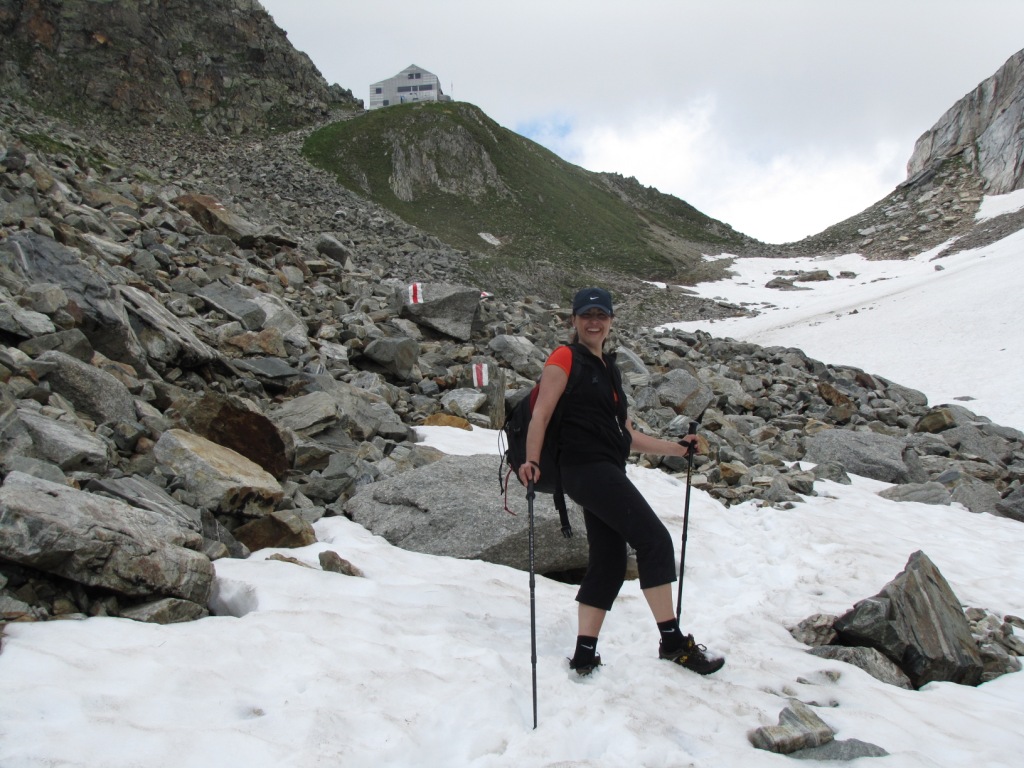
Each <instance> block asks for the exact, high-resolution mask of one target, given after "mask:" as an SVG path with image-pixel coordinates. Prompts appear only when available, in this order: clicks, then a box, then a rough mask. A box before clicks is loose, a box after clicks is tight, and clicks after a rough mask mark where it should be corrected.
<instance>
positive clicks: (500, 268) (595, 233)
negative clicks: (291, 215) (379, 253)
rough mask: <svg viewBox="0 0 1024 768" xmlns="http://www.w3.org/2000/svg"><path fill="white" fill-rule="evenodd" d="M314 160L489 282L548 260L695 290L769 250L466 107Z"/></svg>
mask: <svg viewBox="0 0 1024 768" xmlns="http://www.w3.org/2000/svg"><path fill="white" fill-rule="evenodd" d="M305 154H306V155H307V157H309V158H310V159H311V161H312V162H313V163H314V164H315V165H318V166H320V167H322V168H325V169H327V170H329V171H331V172H333V173H334V174H336V175H337V178H338V180H339V181H340V182H341V183H342V184H344V185H345V186H346V187H348V188H349V189H352V190H353V191H355V192H357V193H359V194H361V195H365V196H366V197H368V198H370V199H372V200H374V201H375V202H377V203H379V204H381V205H383V206H385V207H387V208H389V209H391V210H392V211H394V212H395V213H397V214H398V215H399V216H401V217H402V218H403V219H405V220H406V221H409V222H410V223H413V224H415V225H416V226H418V227H420V228H422V229H424V230H426V231H428V232H430V233H431V234H434V235H436V236H437V237H439V238H441V239H442V240H444V241H446V242H448V243H450V244H452V245H454V246H456V247H458V248H462V249H466V250H470V251H472V252H473V253H474V256H475V259H474V266H475V269H476V270H477V271H478V273H480V274H491V275H498V274H506V275H507V274H509V273H512V272H517V271H522V270H524V269H527V270H528V269H531V268H532V265H533V264H534V263H535V262H538V261H548V262H551V263H552V264H553V265H555V266H556V267H557V268H558V269H559V270H561V271H563V274H564V270H571V271H572V272H574V273H578V272H580V271H583V272H592V273H598V272H602V271H603V272H609V273H620V274H630V275H634V276H636V277H642V278H650V279H672V280H674V281H677V282H681V283H689V282H693V281H695V280H699V279H706V278H707V277H708V276H710V273H709V271H708V270H709V267H708V265H707V264H705V263H704V261H703V260H702V256H703V255H704V254H719V253H722V252H729V253H742V252H756V251H757V250H758V247H759V246H760V244H759V243H758V242H757V241H755V240H753V239H752V238H749V237H747V236H745V235H742V234H740V233H738V232H736V231H735V230H733V229H732V228H731V227H729V226H728V225H727V224H723V223H722V222H719V221H716V220H714V219H712V218H710V217H708V216H705V215H704V214H702V213H700V211H698V210H696V209H695V208H693V207H692V206H690V205H688V204H686V203H685V202H683V201H680V200H677V199H676V198H673V197H671V196H669V195H664V194H661V193H660V192H658V191H657V190H654V189H649V188H646V189H645V188H643V187H642V186H641V185H640V184H639V183H637V182H636V180H635V179H624V178H622V177H619V176H614V175H609V174H598V173H592V172H590V171H586V170H583V169H582V168H579V167H577V166H574V165H572V164H570V163H567V162H565V161H564V160H562V159H561V158H559V157H557V156H556V155H555V154H553V153H552V152H550V151H548V150H547V149H545V148H543V147H541V146H540V145H538V144H535V143H534V142H532V141H529V140H528V139H525V138H523V137H522V136H519V135H517V134H515V133H513V132H512V131H509V130H507V129H505V128H502V127H501V126H500V125H498V124H497V123H495V122H494V121H493V120H491V119H490V118H488V117H487V116H486V115H485V114H484V113H483V112H482V111H481V110H480V109H478V108H477V107H475V106H473V105H471V104H466V103H419V104H406V105H400V106H395V107H389V108H387V109H381V110H375V111H373V112H369V113H367V114H365V115H363V116H361V117H358V118H356V119H352V120H347V121H344V122H339V123H335V124H332V125H330V126H327V127H324V128H322V129H320V130H319V131H317V132H315V133H314V134H313V135H312V136H310V138H309V140H308V141H307V142H306V146H305Z"/></svg>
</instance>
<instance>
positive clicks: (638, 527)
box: [519, 288, 725, 675]
mask: <svg viewBox="0 0 1024 768" xmlns="http://www.w3.org/2000/svg"><path fill="white" fill-rule="evenodd" d="M612 317H613V312H612V299H611V295H610V294H609V293H608V291H606V290H604V289H602V288H586V289H584V290H582V291H580V292H579V293H577V294H576V297H575V299H574V300H573V305H572V326H573V330H574V332H575V333H574V337H575V338H574V341H575V342H576V343H577V344H578V345H580V346H582V347H583V348H585V349H586V352H580V353H579V354H577V355H575V356H574V355H573V352H572V350H571V349H570V348H569V347H559V348H558V349H556V350H555V351H554V352H553V353H552V354H551V356H550V357H549V358H548V360H547V363H546V364H545V366H544V372H543V374H542V376H541V381H542V382H543V384H542V386H541V387H540V394H539V396H538V398H537V402H536V404H535V405H534V409H533V416H532V418H531V420H530V428H529V431H528V433H527V437H526V462H525V463H524V464H523V465H522V466H521V467H520V469H519V479H520V480H521V481H522V482H523V484H524V485H526V483H528V482H529V481H534V482H536V481H537V480H539V479H540V467H539V466H538V464H537V462H538V461H539V457H540V453H541V446H542V445H543V442H544V433H545V432H546V431H547V426H548V423H549V422H550V420H551V415H552V413H553V412H554V410H555V406H556V405H558V401H559V398H561V396H562V394H563V392H565V388H566V383H567V382H568V380H569V371H570V370H571V367H572V365H574V364H582V365H584V366H585V367H584V372H583V376H582V377H579V378H578V379H577V380H578V381H579V384H577V385H576V386H574V388H573V389H572V391H571V392H570V393H569V394H568V396H567V397H566V401H565V403H563V404H562V413H561V420H560V422H559V427H558V430H559V431H558V450H559V453H558V462H559V468H560V470H561V475H562V488H563V489H564V491H565V493H566V494H567V495H568V496H569V498H571V499H572V500H573V501H575V502H576V503H577V504H579V505H580V506H581V507H583V519H584V522H585V523H586V526H587V542H588V544H589V548H590V552H589V561H588V565H587V572H586V575H585V576H584V577H583V581H582V583H581V584H580V590H579V593H578V594H577V595H576V600H577V602H578V603H579V631H578V635H577V638H576V652H575V654H574V655H573V657H572V659H570V660H569V666H570V668H572V669H574V670H576V672H577V674H579V675H588V674H590V673H591V672H593V671H594V669H596V668H597V667H598V666H600V664H601V656H600V654H598V653H597V638H598V635H599V634H600V632H601V625H602V624H603V623H604V618H605V615H606V614H607V613H608V611H609V610H610V609H611V607H612V603H613V602H614V601H615V597H616V596H617V595H618V593H619V589H620V588H621V587H622V583H623V581H624V579H625V574H626V557H627V544H628V545H630V546H632V547H633V549H634V550H636V558H637V567H638V570H639V574H640V587H641V589H642V591H643V594H644V597H645V598H646V599H647V603H648V605H649V606H650V609H651V612H652V613H653V614H654V620H655V622H657V624H658V629H659V630H660V632H661V643H660V646H659V649H658V655H659V656H660V658H662V659H666V660H668V661H671V662H674V663H676V664H680V665H681V666H684V667H686V668H687V669H691V670H693V671H694V672H697V673H699V674H702V675H708V674H711V673H712V672H716V671H718V670H719V669H721V667H722V665H723V664H724V663H725V662H724V660H723V659H709V658H708V657H707V656H706V655H705V654H704V651H705V650H706V649H705V648H704V647H703V646H701V645H698V644H697V643H695V642H694V640H693V635H683V633H682V631H681V630H680V629H679V622H678V620H677V618H676V615H675V611H674V609H673V605H672V583H673V582H674V581H675V580H676V565H675V553H674V550H673V547H672V537H671V535H670V534H669V532H668V530H667V529H666V528H665V526H664V524H663V523H662V522H661V520H659V519H658V517H657V515H656V514H655V513H654V510H652V509H651V506H650V505H649V504H648V503H647V501H646V500H645V499H644V497H643V496H642V495H641V494H640V492H639V491H638V490H637V489H636V487H635V486H634V485H633V484H632V483H631V482H630V481H629V479H628V478H627V477H626V458H627V456H628V455H629V451H630V450H634V451H639V452H641V453H649V454H661V455H664V456H686V455H687V450H688V446H689V445H690V444H691V443H695V441H696V437H695V436H693V435H688V436H687V437H686V438H684V440H683V442H682V443H674V442H671V441H669V440H660V439H658V438H656V437H652V436H650V435H645V434H643V433H642V432H639V431H637V430H636V429H634V427H633V425H632V422H631V421H630V419H629V418H628V417H627V414H626V395H625V392H624V391H623V389H622V382H621V379H620V377H619V373H618V370H617V369H616V368H615V356H614V354H605V353H604V343H605V340H606V339H607V338H608V335H609V333H610V332H611V325H612ZM588 353H589V354H588Z"/></svg>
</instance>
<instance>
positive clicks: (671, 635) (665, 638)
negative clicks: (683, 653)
mask: <svg viewBox="0 0 1024 768" xmlns="http://www.w3.org/2000/svg"><path fill="white" fill-rule="evenodd" d="M658 630H659V631H660V632H661V647H662V649H663V650H666V651H675V650H678V649H679V648H682V647H683V633H682V630H680V629H679V620H678V619H669V620H668V621H662V622H659V623H658Z"/></svg>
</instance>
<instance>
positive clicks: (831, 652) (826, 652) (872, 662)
mask: <svg viewBox="0 0 1024 768" xmlns="http://www.w3.org/2000/svg"><path fill="white" fill-rule="evenodd" d="M807 652H808V653H809V654H811V655H812V656H817V657H818V658H820V659H835V660H836V661H842V662H845V663H847V664H853V666H855V667H860V668H861V669H863V670H864V671H865V672H867V673H868V674H869V675H871V676H872V677H873V678H875V679H876V680H881V681H882V682H883V683H888V684H889V685H895V686H896V687H897V688H904V689H906V690H912V689H913V688H914V686H913V685H912V684H911V682H910V678H909V677H907V676H906V675H905V674H904V673H903V670H901V669H900V668H899V667H898V666H896V665H895V664H894V663H893V662H892V661H891V660H890V659H888V658H887V657H886V656H884V655H883V654H882V653H881V652H879V651H878V650H877V649H875V648H847V647H844V646H840V645H822V646H820V647H817V648H811V649H810V650H809V651H807Z"/></svg>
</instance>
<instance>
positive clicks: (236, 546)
mask: <svg viewBox="0 0 1024 768" xmlns="http://www.w3.org/2000/svg"><path fill="white" fill-rule="evenodd" d="M175 135H176V134H175V133H174V132H167V133H166V135H165V136H157V138H156V140H157V141H158V143H159V144H160V145H161V146H162V147H164V154H163V155H159V153H156V152H152V150H153V148H152V147H145V148H143V144H144V142H143V140H141V139H135V140H134V141H126V142H125V143H124V145H123V146H117V145H115V143H114V142H115V141H116V140H117V139H118V135H117V134H115V133H112V132H110V131H106V130H105V131H102V132H101V133H100V134H99V135H96V134H90V130H89V129H88V128H82V127H78V128H69V127H67V126H65V125H62V124H60V123H59V122H56V121H54V120H52V119H49V118H44V117H41V116H39V115H36V114H35V113H33V112H32V111H31V110H29V109H27V108H25V107H23V106H18V105H15V104H12V103H9V102H0V413H2V417H0V468H2V471H3V474H4V485H3V487H2V488H0V615H2V617H3V620H4V621H12V620H39V619H47V618H53V617H68V616H71V617H74V616H82V615H118V616H125V617H131V618H136V619H140V620H147V621H161V622H167V621H181V620H188V619H192V618H196V617H198V616H202V615H205V613H206V611H207V610H208V609H207V600H208V597H209V593H210V589H211V586H212V566H211V565H210V562H211V560H212V559H216V558H219V557H226V556H245V554H246V553H247V552H248V551H251V550H253V549H258V548H263V547H267V546H276V547H289V546H300V545H303V544H308V543H310V542H311V541H312V540H313V537H315V534H314V533H313V529H312V527H311V523H312V522H313V521H315V520H316V519H318V518H319V517H321V516H323V515H331V514H346V515H348V516H350V517H353V518H354V519H357V520H360V522H364V524H367V525H369V526H371V527H372V526H374V525H380V526H381V527H382V529H384V530H386V531H394V530H395V529H396V528H399V527H400V526H395V525H393V521H394V519H395V517H394V516H395V515H402V514H406V510H404V509H388V507H389V506H394V505H389V504H388V503H387V502H386V498H385V497H390V498H392V499H395V498H398V499H402V498H404V499H416V502H415V503H416V505H417V508H418V509H419V510H420V511H421V514H419V515H418V520H419V521H420V525H421V528H420V529H419V530H413V533H414V534H416V535H417V536H418V537H419V540H420V541H423V540H424V538H426V540H427V544H426V546H431V544H430V536H426V537H424V535H423V534H424V529H423V528H422V526H424V525H425V526H427V530H428V532H429V527H430V526H431V525H435V524H436V523H437V521H438V519H439V518H441V517H443V518H444V519H447V520H450V521H452V522H453V523H454V525H453V530H454V536H455V537H456V542H457V543H458V544H459V545H460V546H461V547H462V549H461V550H460V554H459V556H463V557H481V558H484V559H489V560H492V561H494V562H503V563H507V564H510V565H521V563H520V562H519V561H520V560H521V552H522V547H521V546H517V545H516V542H521V540H522V536H523V535H524V531H523V525H525V523H524V522H523V521H524V520H525V516H519V517H518V518H511V517H509V516H507V515H505V514H504V513H503V512H502V511H501V499H500V496H499V494H498V493H497V489H496V487H495V486H496V483H495V476H496V474H497V459H496V458H494V457H484V458H483V459H481V458H480V457H475V458H474V457H445V458H443V459H442V457H440V456H438V455H437V452H435V451H432V450H429V449H426V448H424V447H423V446H422V445H419V444H417V443H416V442H415V436H414V433H413V431H412V427H414V426H417V425H421V424H430V423H454V424H458V425H462V426H464V427H470V426H480V427H491V428H494V427H497V426H499V425H500V423H501V421H502V419H503V418H504V413H505V406H506V400H507V399H509V398H513V397H515V396H516V393H520V394H521V393H522V392H524V391H525V389H526V387H527V386H528V385H529V384H531V383H532V381H534V380H535V379H536V377H537V376H538V375H539V373H540V370H541V367H542V365H543V361H544V359H545V357H546V355H547V354H548V352H550V350H551V349H552V348H553V347H554V346H555V345H556V344H558V343H562V342H564V341H565V340H566V338H567V335H566V320H567V318H568V315H569V311H568V309H567V308H566V307H565V306H564V305H563V306H559V305H556V304H554V303H551V302H548V301H545V300H543V299H539V298H532V297H526V298H524V299H521V300H517V301H506V300H500V299H496V300H481V296H480V289H479V286H473V285H465V284H459V283H458V281H457V280H458V274H459V272H460V269H461V263H460V259H461V257H460V255H459V254H458V253H452V252H451V249H449V248H447V247H446V246H444V245H443V244H442V243H440V242H439V241H437V240H436V238H432V237H430V236H426V235H423V234H422V233H420V232H418V231H417V230H415V229H413V228H411V227H409V226H408V225H405V224H403V223H402V222H400V221H399V220H397V219H395V218H394V217H393V216H391V215H390V214H387V213H386V212H384V211H382V210H380V209H379V208H377V207H376V206H374V205H373V204H371V203H368V202H366V201H364V200H362V199H361V198H359V197H357V196H355V195H352V194H350V193H346V192H344V191H343V190H339V189H338V188H336V187H334V188H333V189H334V191H333V192H331V191H330V190H329V187H328V186H325V183H326V180H325V178H324V176H323V174H321V173H320V172H318V171H315V170H311V169H309V168H308V166H305V165H304V164H301V163H292V162H291V160H290V156H289V155H288V154H282V155H280V156H277V155H275V152H276V150H277V149H278V148H280V147H285V146H286V145H287V146H290V147H292V149H291V150H289V151H292V152H294V151H297V150H296V147H297V145H298V139H296V138H294V137H293V139H292V140H291V143H290V144H288V143H287V142H286V139H285V137H283V136H282V137H275V138H273V139H266V140H264V139H245V140H241V139H238V140H232V141H227V142H225V141H221V142H218V143H219V144H221V145H224V146H233V144H234V142H235V141H237V142H238V146H239V147H242V148H243V149H244V152H243V153H244V154H248V155H250V156H253V157H258V158H259V160H258V161H252V162H251V163H250V164H249V165H245V164H242V166H241V169H238V168H236V169H235V170H234V171H231V170H230V169H229V166H231V165H232V163H231V162H229V158H231V157H232V156H231V154H230V152H229V151H227V150H222V152H223V154H216V153H211V155H212V156H215V157H219V158H221V162H224V163H225V165H224V166H216V165H212V166H211V165H207V164H206V160H207V158H205V157H203V158H202V159H201V160H200V159H197V157H198V156H197V154H196V151H197V150H195V149H193V151H192V152H189V151H187V150H186V148H185V146H184V145H183V144H178V145H175V144H174V141H172V137H174V136H175ZM178 140H179V141H181V142H185V139H184V138H181V137H179V139H178ZM261 141H266V144H264V145H263V151H262V152H255V151H253V150H254V148H255V144H253V142H261ZM193 142H194V144H195V145H196V146H201V145H202V144H203V142H202V141H199V140H196V139H193ZM235 151H242V150H237V149H236V150H235ZM151 152H152V156H153V157H160V158H162V160H161V161H159V162H157V161H154V162H153V164H151V165H147V164H146V163H145V162H143V159H144V158H146V157H149V156H150V155H151ZM218 167H223V168H224V175H223V176H216V177H215V176H212V175H210V174H211V171H210V168H218ZM258 190H259V191H261V192H262V196H259V195H258V194H257V191H258ZM221 191H224V192H225V197H223V198H221V197H219V194H220V193H221ZM320 195H324V197H322V198H321V197H320ZM307 196H308V197H307ZM314 201H315V202H314ZM243 203H246V204H243ZM306 227H308V228H306ZM423 275H426V276H427V277H425V278H422V276H423ZM418 278H422V282H421V283H420V284H419V285H418V287H417V290H416V291H411V290H410V282H412V281H417V282H418ZM416 295H420V296H423V297H425V298H426V301H425V302H424V303H422V304H418V303H415V302H414V301H413V296H416ZM627 298H628V295H627ZM614 343H615V346H616V347H617V348H618V349H619V364H620V367H621V368H622V370H623V373H624V377H625V380H626V382H627V388H628V391H629V395H630V400H631V406H632V409H633V412H634V413H635V414H636V417H637V420H638V423H639V424H640V425H641V427H642V428H644V429H646V430H649V431H651V432H653V433H658V434H663V435H669V436H671V435H681V434H682V433H684V432H685V431H686V428H687V426H688V424H689V422H690V420H691V419H698V418H699V419H700V420H701V422H702V435H703V437H704V440H705V441H706V443H707V446H706V447H707V451H706V453H705V454H704V455H702V456H701V457H700V458H699V459H698V460H697V462H696V476H695V482H696V483H697V484H698V485H699V486H700V487H705V488H707V489H708V490H709V492H711V493H712V494H713V495H714V496H716V497H717V498H719V499H721V500H722V501H723V503H726V504H731V503H736V502H740V501H745V500H759V501H760V503H765V504H795V503H799V502H800V500H801V498H802V497H803V496H806V495H808V494H814V493H815V492H816V491H815V483H816V482H817V481H818V480H820V479H822V478H829V479H833V480H837V481H840V482H842V481H843V478H844V476H845V473H846V472H855V473H858V474H863V475H867V476H869V477H876V478H877V479H881V480H885V481H887V482H890V483H894V484H895V487H894V488H893V489H892V491H891V492H887V493H888V494H889V495H890V497H891V498H897V499H912V500H924V501H928V502H930V503H939V504H946V503H950V502H951V501H953V500H955V501H959V502H961V503H963V504H965V505H966V506H967V507H968V508H969V509H971V510H973V511H975V512H984V513H990V514H997V515H1002V516H1009V517H1014V518H1016V519H1021V520H1024V490H1022V489H1021V476H1022V469H1024V443H1022V440H1024V435H1022V434H1021V433H1020V432H1018V431H1017V430H1013V429H1008V428H1004V427H1001V426H999V425H996V424H992V423H991V422H990V421H989V420H987V419H985V418H984V417H982V416H979V415H976V414H973V413H971V412H970V411H968V410H967V409H965V408H963V407H962V406H959V405H939V406H934V407H933V406H930V405H929V404H928V403H927V401H926V399H925V398H924V396H923V395H921V394H920V393H918V392H915V391H913V390H909V389H907V388H905V387H902V386H900V385H899V384H897V383H895V382H891V381H888V380H886V379H884V378H881V377H878V376H873V375H871V374H870V373H868V372H865V371H861V370H858V369H855V368H850V367H847V366H842V365H836V364H826V363H823V362H820V361H816V360H812V359H809V358H807V356H806V355H804V354H803V353H801V352H800V351H799V350H795V349H781V348H769V349H765V348H760V347H757V346H755V345H752V344H743V343H738V342H734V341H731V340H727V339H714V338H712V337H710V336H709V335H707V334H704V333H694V334H690V333H683V332H673V333H657V332H654V331H652V330H650V328H649V327H648V326H641V325H633V324H630V323H625V322H624V323H622V324H619V325H618V326H617V334H616V338H615V339H614ZM482 371H486V376H485V377H484V378H486V380H487V384H485V385H483V386H481V385H480V377H479V374H480V373H481V372H482ZM802 459H805V460H807V461H811V462H814V463H816V464H817V465H818V466H817V468H816V469H815V470H814V471H813V472H810V471H801V470H798V469H794V468H793V466H792V464H791V462H794V461H799V460H802ZM639 460H640V461H642V462H644V463H645V464H648V465H652V466H662V467H663V468H665V469H666V470H667V471H676V472H678V471H681V470H682V469H683V467H682V465H681V463H680V462H679V461H678V460H672V459H666V460H663V461H657V460H654V459H649V458H647V457H640V458H639ZM418 472H420V473H426V474H427V475H428V476H432V477H441V478H444V477H445V474H444V473H450V476H455V477H458V478H460V480H459V482H446V483H442V484H440V485H439V486H438V487H439V488H441V491H440V493H441V494H442V496H443V498H440V499H438V500H436V501H435V500H433V499H432V498H431V496H430V495H429V494H426V493H424V492H423V486H422V484H421V483H419V482H418V481H417V480H416V479H415V477H416V473H418ZM406 481H408V482H410V483H414V487H416V488H417V491H416V493H412V492H410V491H398V492H392V493H390V494H383V495H382V494H380V493H378V491H379V490H380V489H382V488H385V487H392V486H390V485H389V484H397V485H399V486H400V484H401V483H403V482H406ZM452 488H458V489H459V492H458V494H457V495H454V496H453V494H452V491H451V489H452ZM514 495H517V494H514ZM368 499H369V500H372V501H374V502H375V506H374V505H369V506H368V505H366V504H365V502H367V500H368ZM432 505H436V506H434V507H432ZM381 506H383V507H384V509H381V508H380V507H381ZM367 508H369V509H371V511H372V514H371V513H369V512H366V511H365V509H367ZM432 508H434V509H444V510H445V514H444V515H431V514H429V512H430V510H431V509H432ZM422 512H426V513H428V514H422ZM964 514H967V513H966V512H965V513H964ZM361 517H362V519H360V518H361ZM371 518H372V520H371ZM374 521H379V522H374ZM498 521H501V522H500V523H499V522H498ZM556 521H557V518H555V516H554V515H552V514H550V513H548V512H544V513H542V518H541V523H540V530H539V548H540V551H541V552H543V553H545V555H544V556H545V557H546V558H547V560H546V563H545V569H546V570H550V571H552V572H564V571H571V570H572V569H573V568H575V567H578V563H579V557H580V547H582V546H583V544H582V543H581V538H582V537H578V538H577V539H576V541H575V544H573V545H571V546H563V547H562V548H561V549H559V548H558V547H556V546H555V545H553V544H552V545H550V547H549V546H548V544H547V543H546V542H549V541H551V540H552V539H554V538H555V537H558V538H560V536H559V534H558V529H557V522H556ZM495 531H496V532H497V533H498V534H499V535H500V536H501V537H503V539H504V541H505V544H504V545H502V544H501V543H500V542H495V541H480V540H476V541H475V540H474V537H475V536H477V534H479V533H480V532H485V533H487V534H488V535H491V534H492V532H495ZM448 533H450V532H448ZM446 535H448V534H447V533H446ZM438 536H439V537H440V532H439V533H438ZM396 539H397V537H396ZM450 540H451V539H449V541H450ZM399 543H401V541H399ZM417 546H423V545H420V544H417ZM342 555H343V553H335V555H334V556H333V557H327V558H326V559H325V562H324V564H323V565H324V567H325V568H331V569H340V570H346V569H347V566H346V565H345V563H344V562H343V561H344V558H343V557H342ZM517 558H518V559H517ZM349 570H351V569H349Z"/></svg>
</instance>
